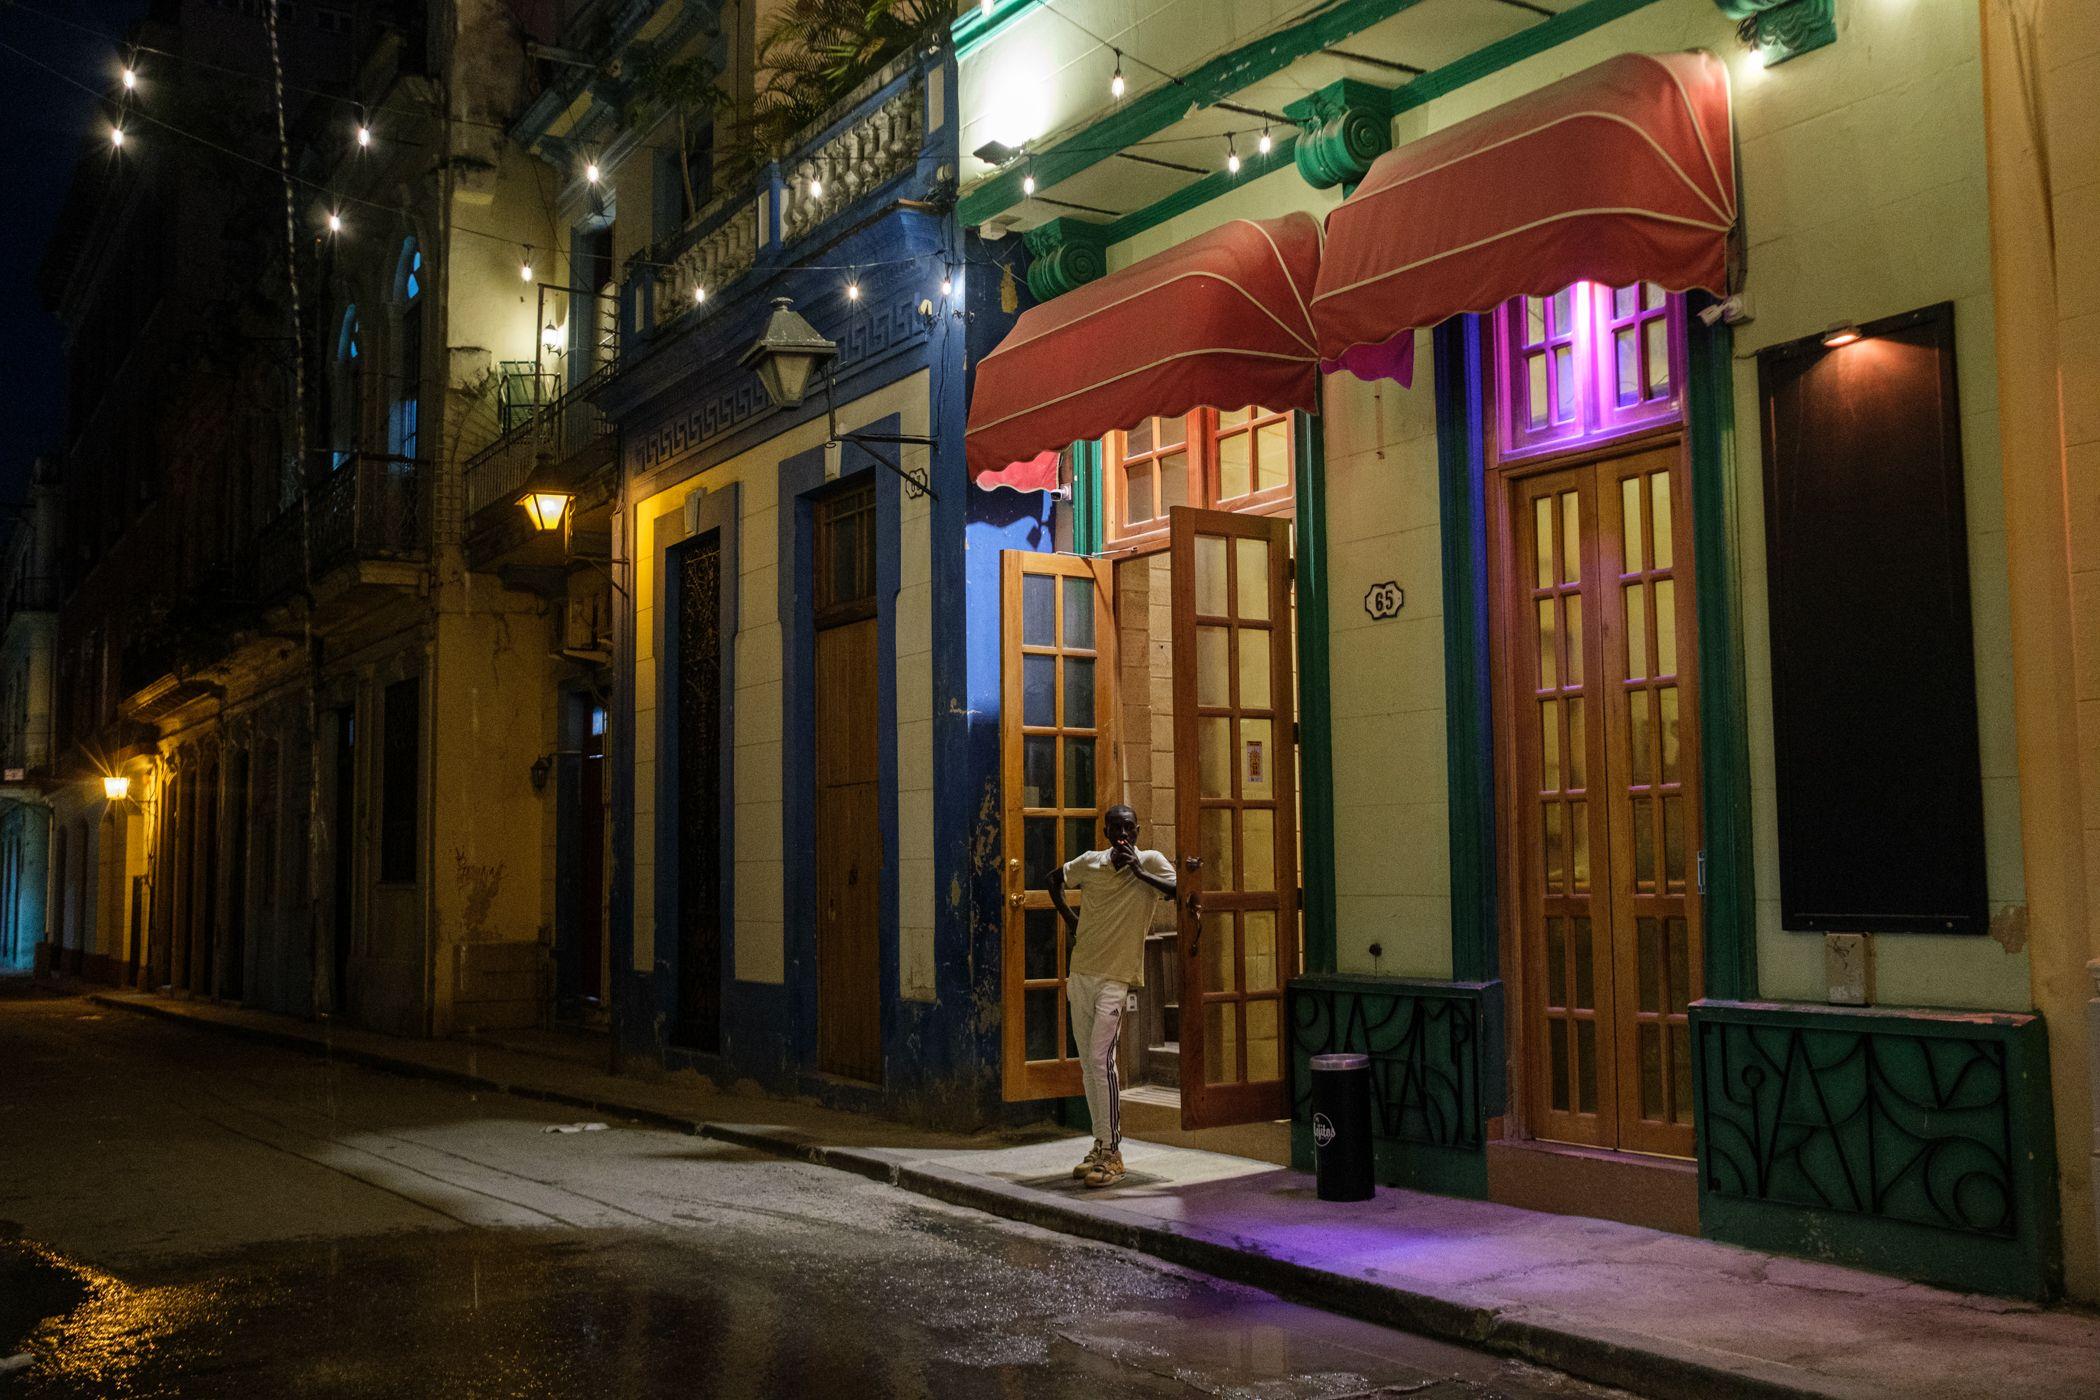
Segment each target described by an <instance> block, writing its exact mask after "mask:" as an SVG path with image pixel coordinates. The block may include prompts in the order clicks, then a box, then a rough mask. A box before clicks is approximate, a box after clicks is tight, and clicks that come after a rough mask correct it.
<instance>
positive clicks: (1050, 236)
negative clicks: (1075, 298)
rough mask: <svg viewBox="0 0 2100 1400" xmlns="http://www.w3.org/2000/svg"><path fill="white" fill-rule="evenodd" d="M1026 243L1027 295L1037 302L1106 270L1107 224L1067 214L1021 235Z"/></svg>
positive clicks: (1084, 283)
mask: <svg viewBox="0 0 2100 1400" xmlns="http://www.w3.org/2000/svg"><path fill="white" fill-rule="evenodd" d="M1021 241H1022V242H1023V243H1026V244H1027V245H1028V253H1029V258H1028V294H1029V295H1030V296H1032V297H1034V298H1035V299H1036V302H1037V304H1038V305H1040V304H1041V303H1043V302H1046V301H1050V300H1052V299H1053V298H1056V297H1061V296H1063V295H1064V294H1065V293H1066V292H1069V291H1072V290H1074V289H1075V288H1078V287H1083V286H1085V285H1086V284H1087V283H1089V282H1092V281H1095V280H1097V279H1099V278H1100V277H1101V276H1102V275H1104V274H1105V273H1106V272H1107V271H1108V242H1109V226H1108V225H1107V224H1100V223H1093V222H1090V221H1089V220H1086V219H1075V218H1073V217H1071V216H1070V215H1069V214H1067V215H1061V216H1060V217H1058V218H1055V219H1052V220H1051V221H1050V222H1049V223H1047V224H1038V225H1037V226H1036V227H1034V228H1032V229H1030V230H1028V232H1026V233H1024V234H1022V235H1021Z"/></svg>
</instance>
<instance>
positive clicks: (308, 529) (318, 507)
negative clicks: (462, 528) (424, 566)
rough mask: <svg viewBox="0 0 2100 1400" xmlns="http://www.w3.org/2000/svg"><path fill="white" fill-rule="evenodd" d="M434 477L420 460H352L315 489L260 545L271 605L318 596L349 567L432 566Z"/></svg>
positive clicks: (261, 575) (260, 568) (260, 570)
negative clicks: (309, 594)
mask: <svg viewBox="0 0 2100 1400" xmlns="http://www.w3.org/2000/svg"><path fill="white" fill-rule="evenodd" d="M427 474H428V468H427V466H426V464H425V463H423V462H421V461H419V460H417V459H414V458H409V457H400V456H395V455H393V454H390V453H378V452H353V453H349V454H347V456H346V457H345V459H344V461H343V462H342V464H341V465H339V466H336V467H334V468H332V469H330V470H329V471H328V472H327V473H326V474H325V475H322V476H319V477H317V478H316V479H315V480H314V481H313V483H312V484H311V485H309V486H308V487H307V490H306V499H305V501H303V502H294V503H293V504H292V505H291V507H290V508H289V509H287V510H286V511H285V512H284V513H283V514H281V515H279V516H278V517H277V518H276V519H275V520H273V521H271V522H270V523H269V524H268V525H266V526H264V527H263V529H262V533H261V535H260V537H259V538H258V539H257V541H256V561H255V571H256V572H255V582H256V591H257V594H258V596H259V597H260V598H261V599H262V600H263V601H264V602H266V603H271V602H279V601H282V600H283V599H285V598H286V597H289V596H290V595H292V594H294V593H297V592H299V591H301V590H302V589H303V590H307V591H311V590H312V589H313V588H314V586H315V585H317V584H319V583H320V582H321V581H322V580H323V579H325V578H327V576H328V575H329V574H331V573H332V572H334V571H335V570H337V569H339V568H342V567H343V566H344V565H347V564H362V563H367V562H398V563H408V564H421V563H423V562H424V561H426V560H427V559H428V558H429V557H430V505H431V502H430V492H429V490H428V482H427ZM302 521H304V522H306V524H305V527H304V528H303V529H302ZM303 534H304V535H305V536H306V538H304V539H302V535H303ZM309 556H310V557H309Z"/></svg>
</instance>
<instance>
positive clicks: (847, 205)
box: [620, 57, 944, 340]
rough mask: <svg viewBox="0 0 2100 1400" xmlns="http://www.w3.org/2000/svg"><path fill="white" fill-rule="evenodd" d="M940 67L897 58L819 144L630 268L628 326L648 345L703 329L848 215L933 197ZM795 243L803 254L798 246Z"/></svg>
mask: <svg viewBox="0 0 2100 1400" xmlns="http://www.w3.org/2000/svg"><path fill="white" fill-rule="evenodd" d="M938 66H939V60H938V59H933V58H924V57H906V58H901V59H898V60H897V61H896V62H894V63H892V64H891V65H890V66H889V67H888V68H886V69H884V70H883V71H882V72H881V73H878V74H876V75H875V76H874V77H872V78H870V79H868V81H866V82H865V83H863V84H861V85H860V87H859V88H858V89H856V90H855V91H853V92H851V93H849V94H847V96H846V97H845V98H844V99H843V100H842V101H840V102H839V103H838V104H837V105H836V106H834V107H833V108H832V109H831V110H832V113H833V115H832V116H831V117H830V118H829V119H828V120H826V121H824V122H822V123H820V124H819V125H818V126H817V128H816V134H815V135H814V136H813V137H812V138H811V139H810V140H808V141H806V142H804V143H803V144H802V145H801V146H799V147H798V148H797V149H796V150H795V151H794V152H793V153H792V154H790V155H788V156H787V157H786V158H784V159H782V160H780V161H778V162H775V163H774V164H771V165H768V166H766V167H765V168H764V169H763V170H761V171H760V172H759V174H758V176H757V178H756V180H755V181H754V182H753V183H752V185H751V186H750V187H748V188H746V189H743V190H731V191H728V192H725V193H724V194H722V195H720V196H718V197H717V198H716V199H715V200H714V201H713V202H712V203H710V204H708V205H707V206H706V207H704V208H702V209H701V210H700V211H699V212H698V213H696V214H695V215H694V216H693V218H692V219H691V220H690V221H689V222H688V223H687V224H686V226H685V228H684V229H682V230H681V231H680V232H679V233H677V234H676V235H674V236H673V237H671V238H669V239H666V240H665V241H664V242H662V243H660V244H658V245H657V246H656V247H655V248H653V249H651V250H650V251H649V253H648V255H647V256H646V257H645V258H642V259H638V260H637V261H636V262H635V263H634V264H633V265H631V267H630V269H629V271H628V273H627V276H626V279H625V281H624V282H623V283H622V284H621V288H620V303H621V318H620V319H621V324H622V326H623V327H625V328H626V329H627V330H628V331H629V332H630V340H643V339H647V338H649V337H652V336H654V335H657V334H660V333H662V332H665V331H668V330H671V329H674V328H676V327H679V326H683V325H685V324H688V323H690V322H694V321H697V320H699V319H701V318H702V317H704V316H706V315H708V314H709V313H710V312H712V311H713V310H714V308H715V306H716V305H717V304H719V302H720V301H721V300H722V299H723V297H722V294H723V293H724V292H725V291H726V290H728V289H730V288H732V287H733V286H734V284H736V283H738V282H741V281H742V280H743V279H745V278H746V277H749V276H751V275H752V274H754V273H765V272H771V271H773V270H775V269H778V268H786V267H791V266H793V265H794V264H795V263H796V262H797V260H798V259H800V258H804V257H806V256H807V254H808V252H809V250H811V249H813V248H816V247H821V246H822V245H823V243H824V242H825V241H826V240H827V236H835V235H836V233H837V231H838V230H839V229H840V228H841V226H842V225H843V222H844V219H845V217H846V216H848V215H851V214H859V213H866V212H867V211H869V210H871V209H873V208H876V207H878V206H879V205H880V204H881V203H882V202H883V201H885V200H887V199H891V198H897V197H911V196H918V197H923V196H924V195H926V194H928V193H931V192H932V190H933V188H934V186H935V185H936V183H937V182H938V181H939V180H940V179H941V178H942V176H941V173H940V172H941V170H942V167H943V165H944V157H943V156H942V153H941V144H940V141H939V140H938V138H937V135H936V133H937V129H938V128H939V125H940V121H941V114H940V113H939V112H938V111H936V110H933V108H932V107H931V105H930V104H931V103H932V102H933V101H934V100H936V99H937V97H938V91H939V89H938V85H937V84H930V83H928V82H927V75H928V73H929V72H931V71H933V70H934V69H935V68H937V67H938ZM798 245H799V246H798Z"/></svg>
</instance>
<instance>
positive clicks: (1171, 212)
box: [1108, 133, 1298, 244]
mask: <svg viewBox="0 0 2100 1400" xmlns="http://www.w3.org/2000/svg"><path fill="white" fill-rule="evenodd" d="M1297 143H1298V138H1297V137H1296V136H1293V135H1290V134H1288V133H1286V134H1284V135H1282V136H1279V137H1277V138H1276V144H1275V146H1274V148H1272V149H1271V150H1270V151H1269V153H1268V154H1267V155H1251V156H1246V157H1244V158H1243V159H1242V160H1241V161H1240V173H1239V174H1237V175H1233V174H1230V173H1228V172H1226V171H1223V170H1218V171H1213V172H1212V173H1211V174H1209V175H1206V176H1204V177H1203V178H1202V179H1200V180H1196V181H1193V182H1191V183H1189V184H1187V185H1183V186H1182V187H1181V188H1180V189H1178V190H1176V191H1174V193H1172V194H1170V195H1168V196H1167V197H1166V198H1164V199H1157V200H1154V201H1153V202H1152V203H1150V204H1148V205H1146V206H1145V207H1144V208H1142V209H1136V210H1132V211H1131V212H1130V213H1128V214H1125V215H1124V216H1123V217H1122V218H1120V219H1118V220H1116V221H1115V222H1114V223H1112V224H1110V225H1108V241H1109V242H1110V243H1112V244H1114V243H1121V242H1122V241H1123V240H1124V239H1126V238H1135V237H1136V236H1137V235H1138V234H1141V233H1143V232H1144V231H1145V230H1146V229H1149V228H1156V227H1158V226H1159V225H1161V224H1163V223H1165V222H1166V221H1167V220H1169V219H1171V218H1174V217H1176V216H1177V215H1181V214H1186V213H1188V211H1189V210H1191V209H1194V208H1196V207H1197V206H1198V205H1202V204H1208V203H1210V201H1212V200H1213V199H1216V198H1217V197H1218V196H1219V195H1221V194H1224V193H1226V192H1227V191H1229V190H1231V189H1232V188H1234V187H1235V186H1237V185H1244V184H1246V183H1247V182H1248V181H1249V180H1258V179H1260V178H1261V177H1262V176H1264V175H1266V174H1268V173H1269V172H1270V171H1272V170H1281V169H1283V167H1284V166H1286V165H1289V164H1290V163H1291V155H1292V152H1293V151H1294V150H1295V149H1296V147H1297Z"/></svg>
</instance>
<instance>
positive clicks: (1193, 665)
mask: <svg viewBox="0 0 2100 1400" xmlns="http://www.w3.org/2000/svg"><path fill="white" fill-rule="evenodd" d="M1170 538H1171V545H1170V549H1171V551H1172V554H1171V557H1172V568H1173V585H1174V587H1173V658H1174V751H1175V775H1174V796H1175V814H1174V816H1175V831H1176V834H1177V836H1178V837H1179V840H1180V842H1181V847H1182V850H1183V852H1184V855H1183V857H1182V860H1181V865H1180V869H1179V871H1178V872H1177V876H1178V880H1179V884H1180V888H1181V895H1182V897H1181V901H1180V902H1181V910H1180V921H1181V929H1180V936H1179V938H1178V940H1177V941H1178V942H1179V944H1180V949H1181V986H1182V992H1181V1121H1182V1126H1183V1127H1188V1128H1200V1127H1210V1126H1214V1125H1217V1124H1222V1123H1245V1122H1252V1121H1256V1120H1260V1119H1273V1118H1284V1117H1288V1116H1289V1114H1290V1102H1289V1099H1290V1095H1289V1089H1288V1080H1287V1074H1288V1050H1289V1028H1288V1027H1287V1026H1286V1025H1285V1023H1284V1016H1283V988H1284V984H1285V983H1286V982H1287V981H1288V980H1289V979H1290V978H1291V977H1292V976H1294V975H1295V974H1296V973H1297V970H1298V830H1297V827H1298V798H1297V789H1296V777H1297V775H1296V768H1297V763H1296V758H1297V740H1296V733H1295V714H1296V706H1295V704H1294V688H1293V687H1294V680H1293V671H1294V668H1293V665H1292V651H1291V524H1290V521H1288V520H1284V519H1279V518H1277V517H1274V516H1260V515H1234V514H1227V513H1225V512H1221V511H1203V510H1191V509H1188V508H1186V507H1177V508H1176V509H1175V510H1174V511H1173V512H1172V525H1171V528H1170ZM1191 848H1193V850H1194V852H1195V854H1193V855H1191V854H1188V852H1190V850H1191ZM1199 900H1200V905H1199V903H1198V901H1199Z"/></svg>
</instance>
